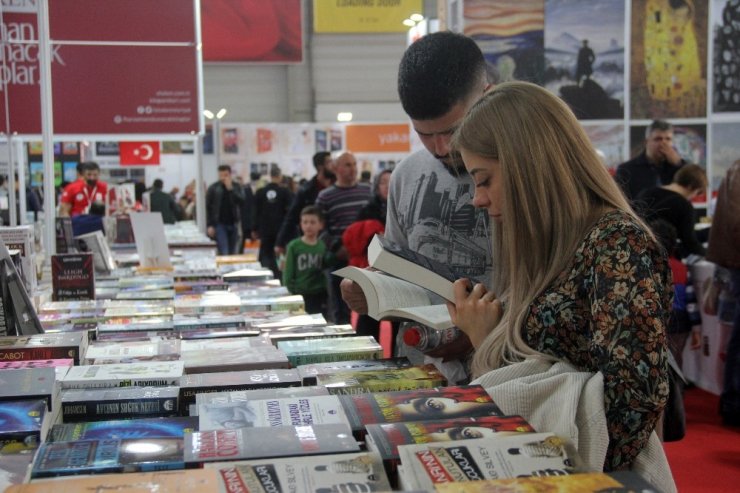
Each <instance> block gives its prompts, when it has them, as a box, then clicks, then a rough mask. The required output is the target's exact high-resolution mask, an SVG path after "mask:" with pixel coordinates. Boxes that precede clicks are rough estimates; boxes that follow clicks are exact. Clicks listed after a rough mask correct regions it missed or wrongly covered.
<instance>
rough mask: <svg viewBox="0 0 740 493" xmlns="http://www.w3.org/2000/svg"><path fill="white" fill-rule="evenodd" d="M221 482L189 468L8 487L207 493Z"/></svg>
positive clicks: (21, 491) (12, 492)
mask: <svg viewBox="0 0 740 493" xmlns="http://www.w3.org/2000/svg"><path fill="white" fill-rule="evenodd" d="M0 462H2V461H1V460H0ZM19 482H20V481H19ZM221 484H222V482H221V479H220V478H219V477H218V474H217V472H216V471H214V470H213V469H208V470H207V469H186V470H182V471H157V472H139V473H136V472H133V473H128V474H97V475H95V476H76V477H66V478H55V479H49V480H35V481H34V482H33V483H27V484H16V485H14V486H11V487H10V488H9V489H8V490H6V491H7V493H48V492H49V491H54V490H57V489H58V490H60V491H64V492H72V491H76V492H83V491H84V492H103V491H116V492H120V493H154V492H156V493H204V492H210V491H221V490H220V489H219V488H220V487H221V486H220V485H221Z"/></svg>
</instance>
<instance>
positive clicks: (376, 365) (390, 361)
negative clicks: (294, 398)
mask: <svg viewBox="0 0 740 493" xmlns="http://www.w3.org/2000/svg"><path fill="white" fill-rule="evenodd" d="M409 366H411V362H410V361H409V359H408V358H407V357H405V356H403V357H399V358H383V359H359V360H347V361H333V362H330V363H309V364H305V365H299V366H298V367H296V370H298V374H299V375H300V377H301V380H302V381H303V385H316V377H317V376H318V375H322V374H327V373H329V374H330V373H336V372H339V371H365V370H384V369H392V368H408V367H409Z"/></svg>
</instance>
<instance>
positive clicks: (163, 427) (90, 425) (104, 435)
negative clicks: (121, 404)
mask: <svg viewBox="0 0 740 493" xmlns="http://www.w3.org/2000/svg"><path fill="white" fill-rule="evenodd" d="M197 430H198V418H194V417H192V418H191V417H181V416H178V417H172V418H137V419H117V420H106V421H87V422H81V423H59V424H55V425H54V426H52V428H51V430H50V431H49V436H48V438H47V441H49V442H73V441H76V440H100V439H110V438H153V437H179V438H183V437H184V436H185V432H193V431H197Z"/></svg>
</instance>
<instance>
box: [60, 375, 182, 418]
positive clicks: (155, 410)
mask: <svg viewBox="0 0 740 493" xmlns="http://www.w3.org/2000/svg"><path fill="white" fill-rule="evenodd" d="M132 364H133V363H132ZM179 394H180V389H179V388H178V387H124V388H116V389H106V388H99V389H72V390H63V391H62V392H61V397H60V400H61V408H62V418H63V419H64V422H65V423H72V422H79V421H95V420H111V419H127V418H139V417H144V418H154V417H172V416H177V411H178V406H177V401H178V396H179Z"/></svg>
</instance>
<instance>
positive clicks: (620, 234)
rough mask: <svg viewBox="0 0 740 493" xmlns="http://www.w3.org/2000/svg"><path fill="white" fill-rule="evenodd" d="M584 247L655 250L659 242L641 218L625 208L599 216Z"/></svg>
mask: <svg viewBox="0 0 740 493" xmlns="http://www.w3.org/2000/svg"><path fill="white" fill-rule="evenodd" d="M583 247H584V248H585V249H591V250H593V251H596V252H599V251H603V250H622V249H625V248H628V249H630V250H637V251H647V250H654V249H656V247H657V243H656V241H655V239H654V237H653V235H652V234H651V233H650V231H649V230H648V229H647V227H646V226H645V225H644V223H642V222H641V221H640V220H639V219H637V218H636V217H635V216H633V215H632V214H630V213H628V212H626V211H623V210H610V211H607V212H605V213H604V214H602V215H601V217H599V218H598V219H597V220H596V222H595V224H594V225H593V227H592V228H591V230H590V231H589V233H588V235H587V236H586V239H585V241H584V244H583Z"/></svg>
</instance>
